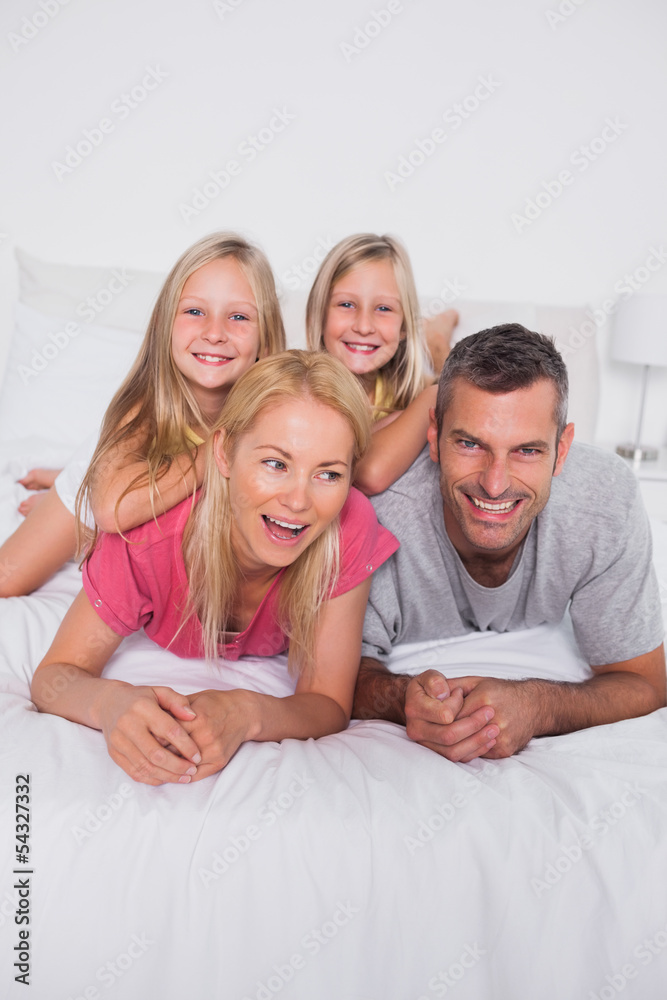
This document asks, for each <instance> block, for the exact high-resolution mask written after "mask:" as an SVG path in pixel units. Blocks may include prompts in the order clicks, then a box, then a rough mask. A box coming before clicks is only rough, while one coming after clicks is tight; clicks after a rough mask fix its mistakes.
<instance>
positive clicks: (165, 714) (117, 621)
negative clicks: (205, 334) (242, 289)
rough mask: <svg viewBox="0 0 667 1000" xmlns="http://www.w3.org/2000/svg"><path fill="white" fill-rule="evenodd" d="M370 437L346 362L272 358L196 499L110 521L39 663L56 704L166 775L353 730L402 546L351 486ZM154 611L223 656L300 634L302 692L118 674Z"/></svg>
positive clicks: (43, 701) (168, 641) (244, 384)
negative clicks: (381, 593)
mask: <svg viewBox="0 0 667 1000" xmlns="http://www.w3.org/2000/svg"><path fill="white" fill-rule="evenodd" d="M369 438H370V419H369V413H368V406H367V403H366V399H365V397H364V394H363V391H362V389H361V387H360V385H359V383H358V381H357V380H356V379H355V378H353V377H352V376H351V375H350V373H349V372H348V371H346V369H345V368H344V366H343V365H342V364H341V363H340V362H339V361H337V360H335V359H334V358H331V357H330V356H328V355H326V354H319V353H318V354H312V353H308V352H305V351H287V352H285V353H283V354H279V355H277V356H275V357H272V358H266V359H264V360H262V361H259V362H258V363H257V364H256V365H254V366H253V367H252V368H251V369H250V370H249V371H248V372H247V373H246V374H245V375H244V376H243V377H242V378H241V379H240V380H239V381H238V382H237V384H236V385H235V386H234V388H233V389H232V390H231V392H230V393H229V397H228V399H227V402H226V404H225V406H224V409H223V411H222V414H221V417H220V421H219V423H218V425H217V430H216V433H215V434H214V435H213V437H212V438H211V439H210V440H209V442H208V445H207V447H206V449H205V454H206V473H205V477H204V483H203V487H202V490H201V494H200V495H199V496H198V498H197V500H196V502H195V504H194V511H193V512H192V513H190V509H191V507H192V501H191V500H190V499H187V500H184V501H182V502H181V504H179V505H177V506H176V507H174V508H172V509H171V510H170V511H168V512H167V513H165V514H163V515H161V516H160V517H158V518H157V523H155V522H149V523H148V524H146V525H144V526H142V527H139V528H135V529H132V530H130V531H129V532H128V533H127V537H126V538H122V537H121V536H119V535H117V534H116V535H105V536H100V540H99V541H98V542H97V544H96V546H95V548H94V550H93V551H92V553H91V554H89V557H88V561H87V565H86V570H85V573H84V590H83V591H82V592H81V593H80V594H79V596H78V597H77V598H76V599H75V601H74V603H73V605H72V607H71V609H70V611H69V612H68V614H67V616H66V617H65V619H64V621H63V623H62V625H61V627H60V630H59V632H58V633H57V635H56V637H55V639H54V642H53V644H52V646H51V648H50V650H49V651H48V653H47V654H46V656H45V657H44V659H43V660H42V662H41V664H40V665H39V667H38V668H37V671H36V673H35V676H34V679H33V683H32V696H33V700H34V702H35V704H36V706H37V707H38V709H39V710H40V711H44V712H50V713H53V714H55V715H60V716H62V717H63V718H66V719H71V720H72V721H74V722H78V723H82V724H83V725H87V726H90V727H91V728H93V729H99V730H101V731H102V733H103V734H104V738H105V740H106V742H107V746H108V749H109V753H110V754H111V757H112V758H113V759H114V761H115V762H116V763H117V764H118V765H119V766H120V767H121V768H122V769H123V770H124V771H126V773H127V774H129V775H130V776H131V777H132V778H134V779H135V780H137V781H143V782H146V783H148V784H152V785H159V784H162V783H164V782H181V783H187V782H189V781H195V780H198V779H200V778H203V777H206V776H207V775H210V774H213V773H215V772H216V771H219V770H220V769H221V768H223V767H224V766H225V765H226V764H227V762H228V761H229V760H230V758H231V757H232V756H233V754H234V753H235V752H236V750H237V749H238V747H239V746H240V745H241V744H242V743H243V742H245V741H247V740H255V741H264V740H282V739H285V738H287V737H291V738H294V739H308V738H310V737H319V736H324V735H326V734H328V733H335V732H338V731H340V730H342V729H344V728H345V727H346V726H347V724H348V722H349V718H350V712H351V709H352V699H353V693H354V685H355V681H356V676H357V671H358V667H359V659H360V652H361V632H362V625H363V619H364V611H365V608H366V602H367V598H368V591H369V587H370V579H371V576H372V573H373V571H374V570H375V569H376V568H377V567H378V566H379V565H381V564H382V563H383V562H384V561H385V560H386V559H387V558H388V557H389V556H390V555H391V554H392V553H393V552H394V551H395V550H396V549H397V548H398V543H397V542H396V539H395V538H394V537H393V536H392V535H391V534H390V533H389V532H388V531H387V530H386V529H385V528H382V527H381V526H380V525H378V523H377V520H376V517H375V512H374V511H373V508H372V506H371V504H370V502H369V501H368V500H367V499H366V498H365V497H364V496H363V495H362V494H360V493H359V492H357V491H356V490H351V489H350V487H351V484H352V480H353V478H354V474H355V467H356V464H357V462H358V461H359V459H360V458H361V456H362V455H363V453H364V451H365V449H366V447H367V445H368V441H369ZM188 515H189V516H188ZM142 627H143V628H144V629H145V631H146V633H147V634H148V635H149V636H151V638H152V639H153V640H154V641H155V642H156V643H158V644H159V645H161V646H164V647H166V648H169V649H172V650H173V652H175V653H176V654H177V655H181V656H207V657H208V658H209V659H210V660H211V661H212V663H213V664H215V661H216V659H217V658H218V657H219V656H225V657H227V658H230V659H238V657H239V656H242V655H244V654H249V655H254V656H257V655H259V656H262V655H272V654H275V653H280V652H282V651H284V650H288V665H289V668H290V670H291V671H292V673H293V674H294V675H295V677H296V687H295V691H294V694H293V695H290V696H288V697H285V698H275V697H272V696H269V695H265V694H258V693H256V692H254V691H249V690H234V691H219V690H215V689H212V690H207V691H200V692H198V693H196V694H194V695H189V696H185V695H181V694H179V693H177V692H176V691H174V690H173V689H171V688H167V687H159V686H155V687H150V686H142V687H136V686H134V685H132V684H129V683H124V682H119V681H115V680H114V681H112V680H105V679H104V678H103V677H102V676H101V675H102V672H103V670H104V666H105V664H106V663H107V661H108V659H109V657H110V656H111V655H112V654H113V653H114V652H115V650H116V649H117V648H118V646H119V645H120V643H121V642H122V640H123V636H124V635H127V634H128V633H130V632H132V631H136V630H138V629H139V628H142ZM248 669H253V667H252V661H250V663H249V667H248Z"/></svg>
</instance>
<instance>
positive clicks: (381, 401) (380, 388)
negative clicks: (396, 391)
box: [373, 372, 396, 422]
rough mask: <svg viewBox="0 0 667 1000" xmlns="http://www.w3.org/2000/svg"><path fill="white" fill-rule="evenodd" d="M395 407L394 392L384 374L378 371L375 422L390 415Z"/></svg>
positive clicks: (374, 407) (374, 400)
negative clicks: (391, 390)
mask: <svg viewBox="0 0 667 1000" xmlns="http://www.w3.org/2000/svg"><path fill="white" fill-rule="evenodd" d="M395 409H396V407H395V406H394V399H393V394H392V393H391V392H390V390H389V387H388V385H387V383H386V381H385V380H384V378H383V377H382V375H381V374H380V373H379V372H378V373H377V375H376V376H375V393H374V395H373V422H375V421H376V420H382V418H383V417H388V416H389V414H390V413H393V412H394V410H395Z"/></svg>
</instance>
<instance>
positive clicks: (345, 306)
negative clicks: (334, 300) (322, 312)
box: [338, 300, 353, 309]
mask: <svg viewBox="0 0 667 1000" xmlns="http://www.w3.org/2000/svg"><path fill="white" fill-rule="evenodd" d="M338 305H339V306H341V307H342V308H343V309H352V307H353V304H352V302H348V301H347V300H346V301H345V302H339V303H338Z"/></svg>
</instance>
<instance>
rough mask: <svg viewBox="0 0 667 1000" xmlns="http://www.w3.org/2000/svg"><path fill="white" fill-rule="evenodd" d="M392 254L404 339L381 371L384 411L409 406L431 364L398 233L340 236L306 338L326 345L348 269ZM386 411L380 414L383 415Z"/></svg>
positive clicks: (322, 275) (321, 278) (316, 292)
mask: <svg viewBox="0 0 667 1000" xmlns="http://www.w3.org/2000/svg"><path fill="white" fill-rule="evenodd" d="M378 260H388V261H390V262H391V265H392V267H393V269H394V275H395V276H396V284H397V285H398V292H399V296H400V299H401V306H402V309H403V324H402V327H401V333H402V334H403V339H402V340H401V342H400V343H399V345H398V350H397V351H396V354H395V355H394V356H393V358H392V359H391V360H390V361H388V362H387V364H386V365H383V367H382V368H381V369H380V371H379V372H378V376H379V378H381V379H382V390H383V391H382V392H381V393H380V395H381V397H383V398H382V411H383V413H384V412H387V411H392V410H404V409H405V407H406V406H408V405H409V404H410V403H411V402H412V400H413V399H414V398H415V396H417V395H418V394H419V393H420V392H421V390H422V389H423V388H424V387H425V385H427V384H428V375H429V364H428V361H427V354H426V347H425V343H424V336H423V333H422V328H421V320H420V315H419V312H420V311H419V302H418V299H417V290H416V288H415V279H414V276H413V274H412V267H411V265H410V258H409V257H408V254H407V251H406V249H405V247H404V246H403V244H402V243H401V242H400V241H399V240H397V239H396V238H395V237H393V236H376V235H375V233H358V234H356V235H355V236H348V237H347V239H344V240H341V241H340V243H337V244H336V246H335V247H333V249H332V250H330V251H329V253H328V254H327V256H326V257H325V258H324V260H323V261H322V265H321V267H320V269H319V271H318V272H317V276H316V278H315V281H314V282H313V287H312V288H311V290H310V295H309V296H308V304H307V306H306V338H307V342H308V347H309V348H310V349H311V351H323V350H325V346H324V331H325V329H326V324H327V315H328V312H329V303H330V301H331V295H332V292H333V289H334V286H335V285H336V284H337V283H338V282H339V281H340V280H341V278H343V277H344V276H345V275H346V274H348V273H349V272H350V271H352V270H353V268H355V267H359V265H361V264H368V263H370V262H373V261H378ZM383 413H380V414H378V416H382V415H383Z"/></svg>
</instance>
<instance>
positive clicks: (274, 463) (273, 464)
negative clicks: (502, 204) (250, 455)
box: [263, 458, 286, 471]
mask: <svg viewBox="0 0 667 1000" xmlns="http://www.w3.org/2000/svg"><path fill="white" fill-rule="evenodd" d="M263 464H264V465H268V467H269V468H270V469H277V470H278V471H282V469H285V468H286V465H285V463H284V462H281V461H280V459H279V458H265V459H264V462H263Z"/></svg>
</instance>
